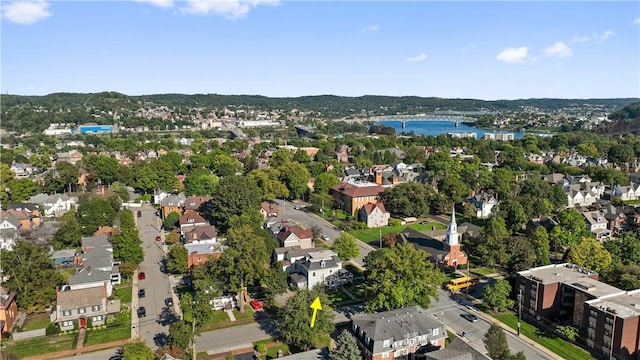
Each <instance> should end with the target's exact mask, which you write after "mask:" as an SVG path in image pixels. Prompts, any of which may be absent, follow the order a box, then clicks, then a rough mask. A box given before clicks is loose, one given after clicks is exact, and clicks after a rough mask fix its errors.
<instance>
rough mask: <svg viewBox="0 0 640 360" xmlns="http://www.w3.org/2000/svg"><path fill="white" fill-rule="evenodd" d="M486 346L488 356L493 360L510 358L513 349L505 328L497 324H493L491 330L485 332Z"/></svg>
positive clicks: (508, 359) (507, 359)
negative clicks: (510, 346)
mask: <svg viewBox="0 0 640 360" xmlns="http://www.w3.org/2000/svg"><path fill="white" fill-rule="evenodd" d="M484 346H485V348H486V349H487V356H489V357H490V358H491V359H493V360H510V359H511V350H509V344H507V335H506V334H505V333H504V330H502V328H501V327H500V326H498V325H496V324H491V326H490V327H489V330H488V331H487V332H486V334H484Z"/></svg>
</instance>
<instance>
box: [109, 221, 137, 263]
mask: <svg viewBox="0 0 640 360" xmlns="http://www.w3.org/2000/svg"><path fill="white" fill-rule="evenodd" d="M113 257H114V258H116V259H117V260H119V261H122V262H131V263H134V264H140V263H141V262H142V260H143V259H144V250H143V249H142V241H141V240H140V235H139V234H138V228H136V225H135V221H134V219H133V212H132V211H131V210H123V211H122V212H121V213H120V229H119V231H118V232H117V233H116V234H115V235H113Z"/></svg>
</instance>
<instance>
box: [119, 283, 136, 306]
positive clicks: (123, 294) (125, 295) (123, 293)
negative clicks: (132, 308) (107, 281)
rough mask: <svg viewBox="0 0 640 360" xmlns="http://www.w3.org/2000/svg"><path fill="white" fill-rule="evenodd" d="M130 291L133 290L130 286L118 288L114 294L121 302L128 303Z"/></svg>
mask: <svg viewBox="0 0 640 360" xmlns="http://www.w3.org/2000/svg"><path fill="white" fill-rule="evenodd" d="M132 291H133V288H132V287H130V286H128V287H123V288H119V289H117V290H116V296H117V297H119V298H120V301H121V302H122V303H123V304H126V303H130V302H131V298H132V294H131V292H132Z"/></svg>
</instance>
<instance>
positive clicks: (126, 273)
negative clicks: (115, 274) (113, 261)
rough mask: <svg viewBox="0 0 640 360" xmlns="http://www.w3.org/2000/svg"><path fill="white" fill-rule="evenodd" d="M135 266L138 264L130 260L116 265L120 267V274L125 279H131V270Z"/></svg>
mask: <svg viewBox="0 0 640 360" xmlns="http://www.w3.org/2000/svg"><path fill="white" fill-rule="evenodd" d="M137 267H138V265H137V264H134V263H132V262H123V263H121V264H120V266H118V268H119V269H120V274H122V276H123V277H124V278H125V279H131V278H132V276H133V272H134V271H135V270H136V268H137Z"/></svg>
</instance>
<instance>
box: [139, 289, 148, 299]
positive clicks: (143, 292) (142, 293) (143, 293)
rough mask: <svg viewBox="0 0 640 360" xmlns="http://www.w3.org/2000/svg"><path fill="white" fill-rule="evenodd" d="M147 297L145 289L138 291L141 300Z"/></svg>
mask: <svg viewBox="0 0 640 360" xmlns="http://www.w3.org/2000/svg"><path fill="white" fill-rule="evenodd" d="M145 295H146V294H145V291H144V289H140V290H138V297H139V298H143V297H145Z"/></svg>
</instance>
